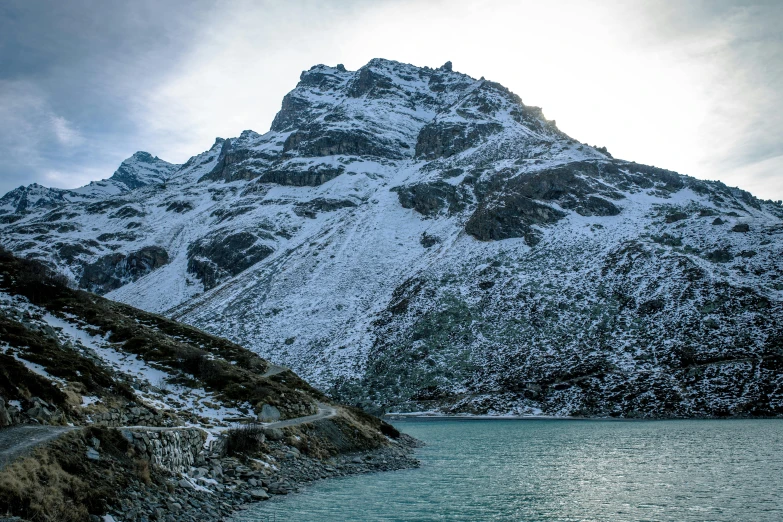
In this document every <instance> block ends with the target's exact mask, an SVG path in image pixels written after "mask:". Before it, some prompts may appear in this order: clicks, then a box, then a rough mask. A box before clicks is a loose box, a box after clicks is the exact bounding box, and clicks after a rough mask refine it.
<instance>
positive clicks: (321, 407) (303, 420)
mask: <svg viewBox="0 0 783 522" xmlns="http://www.w3.org/2000/svg"><path fill="white" fill-rule="evenodd" d="M335 415H337V409H336V408H335V407H334V406H330V405H329V404H326V403H324V402H319V403H318V413H316V414H314V415H307V416H305V417H297V418H295V419H288V420H283V421H277V422H267V423H262V424H261V426H263V427H264V428H289V427H291V426H299V425H300V424H307V423H308V422H315V421H318V420H321V419H328V418H329V417H334V416H335Z"/></svg>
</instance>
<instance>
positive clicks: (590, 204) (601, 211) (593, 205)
mask: <svg viewBox="0 0 783 522" xmlns="http://www.w3.org/2000/svg"><path fill="white" fill-rule="evenodd" d="M575 210H576V212H577V213H578V214H581V215H583V216H616V215H618V214H619V213H620V209H619V208H617V207H616V206H615V204H614V203H611V202H609V201H607V200H605V199H603V198H599V197H596V196H589V197H588V198H587V200H586V201H585V202H584V203H582V204H581V205H579V206H577V207H576V209H575Z"/></svg>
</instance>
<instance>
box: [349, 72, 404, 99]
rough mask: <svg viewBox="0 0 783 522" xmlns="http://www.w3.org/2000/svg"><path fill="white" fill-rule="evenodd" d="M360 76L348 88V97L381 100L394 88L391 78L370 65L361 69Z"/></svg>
mask: <svg viewBox="0 0 783 522" xmlns="http://www.w3.org/2000/svg"><path fill="white" fill-rule="evenodd" d="M358 72H359V75H358V76H357V77H356V79H355V80H354V81H353V83H352V84H351V86H350V87H349V88H348V96H351V97H352V98H359V97H361V96H364V95H367V96H368V97H370V98H379V97H381V96H383V95H384V94H385V92H386V91H388V90H389V89H393V88H394V83H393V82H392V81H391V79H390V78H387V77H386V76H384V75H382V74H380V73H378V72H376V71H374V70H373V69H372V67H371V66H369V64H368V65H367V66H365V67H362V68H361V69H359V71H358Z"/></svg>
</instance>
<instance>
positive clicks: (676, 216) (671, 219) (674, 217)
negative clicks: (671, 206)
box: [666, 212, 688, 223]
mask: <svg viewBox="0 0 783 522" xmlns="http://www.w3.org/2000/svg"><path fill="white" fill-rule="evenodd" d="M683 219H688V214H686V213H685V212H674V213H672V214H669V215H668V216H666V222H667V223H676V222H677V221H682V220H683Z"/></svg>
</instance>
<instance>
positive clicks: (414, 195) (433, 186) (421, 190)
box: [391, 181, 465, 217]
mask: <svg viewBox="0 0 783 522" xmlns="http://www.w3.org/2000/svg"><path fill="white" fill-rule="evenodd" d="M391 190H392V191H394V192H397V197H398V198H399V200H400V205H402V206H403V208H412V209H413V210H415V211H416V212H418V213H419V214H422V215H423V216H427V217H431V216H434V215H436V214H438V213H440V212H442V211H446V212H448V213H449V214H454V213H457V212H460V211H461V210H463V209H464V208H465V203H464V195H463V194H462V193H461V192H460V190H459V189H458V188H457V187H456V186H454V185H451V184H449V183H446V182H445V181H434V182H431V183H419V184H416V185H408V186H403V187H394V188H393V189H391Z"/></svg>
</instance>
